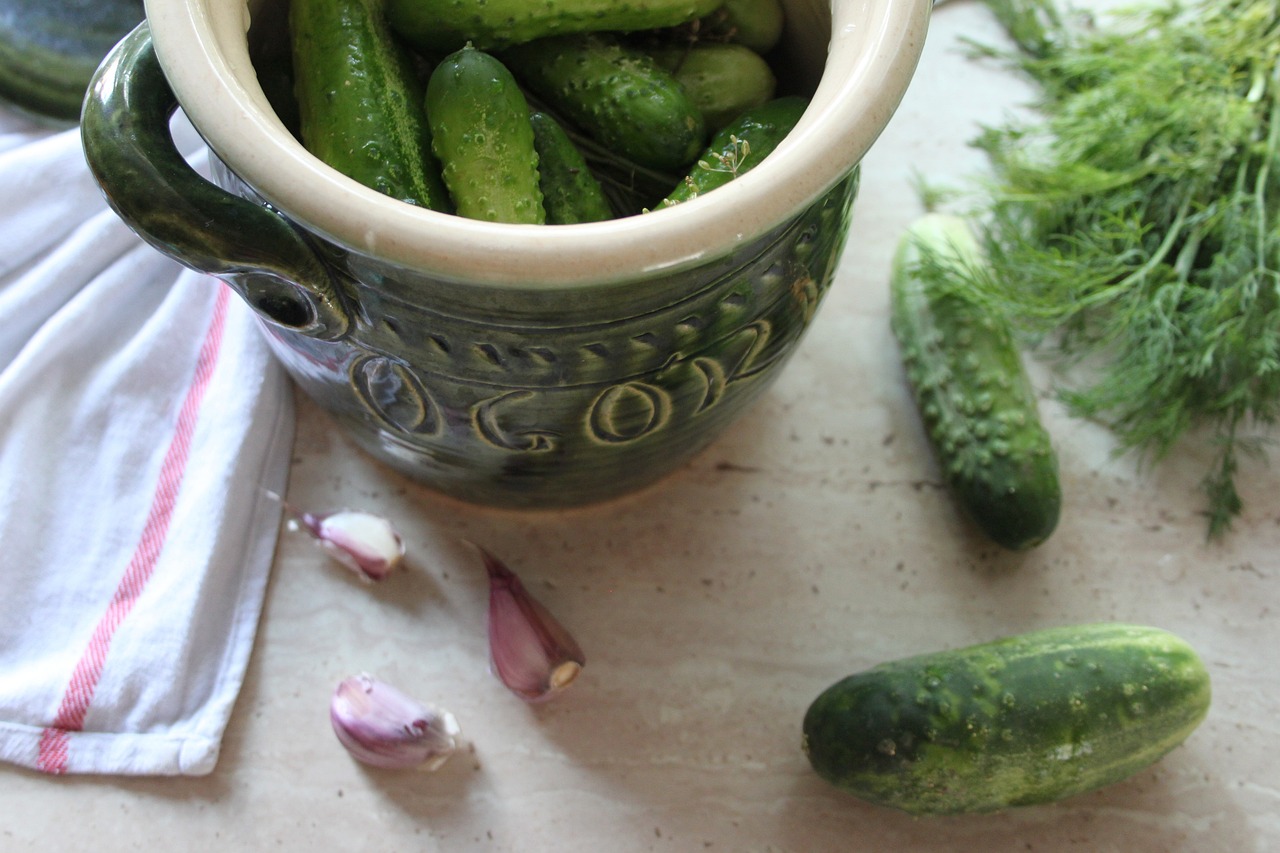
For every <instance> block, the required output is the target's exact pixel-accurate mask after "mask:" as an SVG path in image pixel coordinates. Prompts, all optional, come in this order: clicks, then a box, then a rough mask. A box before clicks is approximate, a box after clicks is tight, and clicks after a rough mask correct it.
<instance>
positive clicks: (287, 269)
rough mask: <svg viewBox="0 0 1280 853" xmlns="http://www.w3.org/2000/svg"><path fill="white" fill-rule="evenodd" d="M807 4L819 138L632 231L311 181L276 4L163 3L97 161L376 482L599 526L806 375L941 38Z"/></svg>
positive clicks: (102, 135)
mask: <svg viewBox="0 0 1280 853" xmlns="http://www.w3.org/2000/svg"><path fill="white" fill-rule="evenodd" d="M786 6H787V21H788V23H787V30H786V34H785V36H784V41H783V44H782V46H781V47H780V49H779V56H780V57H781V58H780V60H779V62H780V64H781V67H782V68H783V69H784V78H783V79H784V80H785V81H786V85H787V86H789V87H792V88H798V89H801V90H803V91H805V92H806V93H809V94H811V96H812V100H811V104H810V107H809V109H808V110H807V111H806V113H805V115H804V117H803V118H802V120H801V122H800V124H799V125H798V126H797V127H796V128H795V130H794V131H793V132H792V133H791V134H790V135H789V136H788V137H787V139H786V140H785V141H784V142H783V143H782V144H781V145H780V146H779V147H778V148H777V149H776V151H775V152H774V153H773V154H772V155H771V156H770V157H769V158H768V159H767V160H766V161H765V162H763V163H761V164H760V165H759V166H758V167H757V168H755V169H753V170H752V171H750V172H748V173H746V174H744V175H742V176H740V177H739V178H737V179H736V180H734V181H733V182H731V183H729V184H728V185H726V186H724V187H722V188H720V189H717V190H716V191H714V192H712V193H708V194H706V195H704V196H702V197H700V198H697V199H694V200H692V201H690V202H687V203H685V204H682V205H678V206H675V207H672V208H668V209H663V210H659V211H655V212H652V213H646V214H641V215H637V216H631V217H626V218H622V219H616V220H613V221H609V222H602V223H591V224H583V225H567V226H559V225H556V226H534V225H504V224H493V223H485V222H477V221H473V220H468V219H464V218H462V217H458V216H451V215H449V214H442V213H438V212H435V211H430V210H425V209H421V208H416V207H414V206H411V205H408V204H404V203H402V202H399V201H397V200H394V199H390V198H387V197H385V196H382V195H379V194H378V193H377V192H375V191H373V190H370V189H367V188H365V187H363V186H360V185H359V184H357V183H356V182H354V181H352V180H350V179H348V178H346V177H344V176H343V175H341V174H338V173H337V172H336V171H334V170H332V169H330V168H328V167H327V166H325V165H324V164H322V163H321V162H319V161H318V160H316V159H315V158H314V157H312V156H310V155H309V154H308V153H307V152H306V151H305V149H304V148H303V147H302V146H301V145H300V144H299V142H298V141H297V139H296V138H295V137H294V135H293V134H292V133H291V132H290V131H289V129H288V127H287V125H286V122H285V121H283V120H282V119H281V117H280V113H278V112H277V111H276V110H273V108H272V101H271V99H270V98H269V97H268V94H267V90H268V89H269V88H270V86H269V85H268V86H264V78H263V77H261V76H260V75H259V74H258V73H256V71H255V67H256V68H257V69H258V70H260V69H261V67H262V65H263V57H264V56H265V55H267V54H268V53H270V52H271V51H272V50H278V49H279V46H280V45H281V44H282V43H285V42H286V40H285V39H283V38H282V32H283V30H282V27H283V23H282V22H283V20H284V15H285V4H284V3H283V2H277V0H262V2H249V3H246V2H245V0H148V2H147V4H146V7H147V22H146V23H144V24H143V25H142V26H140V27H139V28H138V29H137V30H135V31H134V32H133V33H132V34H131V35H130V36H129V37H127V38H126V39H125V40H124V41H122V42H121V43H120V44H119V45H118V46H117V48H116V49H115V50H114V51H113V52H112V54H111V55H110V56H109V57H108V58H107V59H106V60H105V61H104V63H103V64H102V66H101V67H100V68H99V71H98V74H97V76H96V77H95V80H94V83H93V85H92V87H91V88H90V91H89V94H88V97H87V98H86V101H85V108H84V112H83V114H82V119H81V126H82V133H83V136H84V142H85V150H86V154H87V158H88V161H89V164H90V167H91V168H92V170H93V172H94V174H95V176H96V178H97V180H98V181H99V183H100V184H101V186H102V188H103V191H104V194H105V195H106V197H107V199H108V201H109V202H110V204H111V205H112V207H113V208H114V209H115V210H116V211H117V212H118V213H119V215H120V216H121V217H122V218H123V219H124V220H125V221H126V222H127V223H128V224H129V225H130V226H131V227H132V228H133V229H134V230H135V231H137V232H138V233H139V234H140V235H142V237H143V238H145V239H146V240H147V241H149V242H150V243H151V244H152V245H154V246H156V247H157V248H159V249H160V250H161V251H162V252H165V253H166V254H168V255H170V256H171V257H173V258H175V259H177V260H178V261H180V262H182V263H183V264H185V265H187V266H189V267H192V268H194V269H197V270H201V271H203V272H206V273H209V274H212V275H214V276H217V277H218V278H220V279H222V280H223V281H225V282H227V283H228V284H229V285H230V286H231V287H233V288H234V289H235V290H236V292H237V293H238V294H239V295H240V296H241V297H242V298H243V299H244V300H245V301H246V302H247V303H248V304H249V305H251V306H252V307H253V308H254V309H255V310H256V311H257V313H258V314H259V315H260V317H261V319H262V327H263V329H264V332H265V334H266V337H267V339H268V340H269V342H270V344H271V346H272V348H273V350H274V352H275V354H276V355H277V356H278V358H279V359H280V360H281V361H282V362H283V363H284V365H285V366H286V367H287V369H288V371H289V372H290V374H291V375H292V377H293V378H294V380H295V381H296V382H297V383H298V385H299V386H301V388H302V389H303V390H304V391H305V392H306V393H307V394H309V395H310V396H311V397H312V398H313V399H314V400H316V401H317V402H318V403H319V404H320V405H321V406H322V407H324V408H325V409H327V410H328V411H330V412H331V413H333V415H334V416H335V418H336V419H337V420H338V421H339V422H340V423H342V424H343V425H344V426H345V427H346V429H347V430H349V433H350V435H351V436H353V437H354V439H355V440H356V441H357V442H358V443H359V444H360V446H362V447H363V448H364V449H365V450H366V451H368V452H369V453H370V454H372V455H373V456H374V457H376V458H378V459H380V460H382V461H383V462H385V463H387V464H389V465H390V466H392V467H394V468H396V469H398V470H400V471H402V472H404V473H405V474H407V475H409V476H411V477H413V478H415V479H417V480H419V481H421V482H423V483H425V484H427V485H429V486H432V487H434V488H436V489H439V490H441V491H443V492H445V493H447V494H450V495H452V496H454V497H457V498H461V499H464V500H468V501H473V502H479V503H484V504H491V505H500V506H510V507H552V506H566V505H573V504H582V503H586V502H591V501H597V500H601V499H605V498H610V497H613V496H617V495H620V494H623V493H625V492H628V491H631V490H634V489H637V488H639V487H641V486H644V485H647V484H649V483H652V482H654V481H655V480H657V479H658V478H660V477H662V476H664V475H665V474H667V473H668V472H670V471H672V470H673V469H674V468H676V467H678V466H680V465H682V464H683V463H685V462H686V461H687V460H688V459H689V458H690V457H691V456H692V455H694V454H695V453H697V452H698V451H699V450H701V449H702V448H704V447H705V446H706V445H707V444H708V443H709V442H710V441H711V440H712V439H713V438H714V437H715V436H716V435H717V433H719V432H720V431H721V430H722V429H723V428H724V427H725V425H726V424H728V423H729V422H730V421H732V420H734V419H735V418H736V417H738V416H739V415H740V414H741V413H742V412H743V410H744V409H745V408H746V407H747V406H749V404H750V403H751V402H752V401H753V400H755V399H756V398H757V397H758V396H759V395H760V393H761V392H762V390H764V389H765V388H766V387H767V386H768V385H769V384H770V382H772V381H773V380H774V379H775V377H776V376H777V375H778V372H779V371H780V369H781V368H782V366H783V365H784V363H785V362H786V361H787V359H788V357H789V356H790V355H791V354H792V352H793V351H794V350H795V348H796V346H797V344H798V343H799V341H800V340H801V338H802V336H803V334H804V331H805V329H806V327H807V326H808V325H809V323H810V321H811V320H812V319H813V316H814V312H815V311H816V310H817V308H818V306H819V304H820V303H821V301H822V299H823V296H824V294H825V292H826V290H827V289H828V287H829V285H830V283H831V281H832V277H833V274H834V271H835V267H836V264H837V261H838V259H839V257H840V254H841V251H842V249H843V247H844V244H845V240H846V235H847V232H848V225H849V212H850V205H851V202H852V201H853V198H854V196H855V194H856V190H857V183H858V168H859V163H860V161H861V159H862V157H863V155H864V154H865V152H866V151H867V150H868V149H869V148H870V146H871V144H872V143H873V142H874V140H875V139H876V137H877V136H878V135H879V134H880V132H881V131H882V130H883V128H884V127H885V125H886V124H887V122H888V121H889V118H890V116H891V115H892V113H893V111H894V109H895V108H896V107H897V104H898V102H899V100H900V98H901V96H902V94H903V93H904V91H905V89H906V87H907V85H908V83H909V80H910V78H911V75H912V73H913V72H914V69H915V66H916V62H917V60H918V58H919V54H920V51H921V48H922V43H923V40H924V35H925V27H926V24H927V19H928V12H929V8H928V7H929V4H928V3H927V2H924V0H913V2H903V0H834V2H833V3H832V4H831V5H830V6H828V5H826V4H824V3H823V2H821V0H790V2H788V3H787V4H786ZM255 62H256V66H255ZM277 102H278V101H277ZM178 107H181V109H182V110H183V112H184V113H185V114H186V116H187V118H188V119H189V120H190V121H191V123H192V125H193V126H194V127H195V129H196V130H197V131H198V132H199V133H200V135H201V136H202V138H203V139H204V140H205V141H206V142H207V143H208V145H209V148H210V151H211V153H212V154H213V155H214V170H213V172H214V181H213V182H212V183H211V182H208V181H206V180H205V179H203V178H202V177H200V176H199V175H198V174H197V173H196V172H194V171H193V170H192V169H191V168H190V167H189V166H188V165H187V163H186V161H184V160H183V159H182V157H181V155H180V154H179V153H178V152H177V150H176V148H175V146H174V143H173V141H172V137H171V134H170V132H169V121H170V117H171V116H172V114H173V112H174V110H175V109H176V108H178Z"/></svg>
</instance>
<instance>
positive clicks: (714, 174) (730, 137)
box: [655, 95, 809, 209]
mask: <svg viewBox="0 0 1280 853" xmlns="http://www.w3.org/2000/svg"><path fill="white" fill-rule="evenodd" d="M808 106H809V101H808V100H807V99H805V98H802V97H800V96H798V95H787V96H785V97H782V98H774V99H773V100H771V101H769V102H767V103H764V104H761V105H760V106H758V107H755V108H753V109H749V110H747V111H746V112H744V113H743V114H742V115H740V116H738V118H737V119H736V120H735V121H733V122H731V123H730V124H729V125H728V126H727V127H724V128H722V129H721V130H720V132H719V133H717V134H716V135H715V136H714V137H713V138H712V140H711V144H710V145H709V146H707V149H706V151H705V152H703V154H702V156H701V157H699V158H698V162H697V163H696V164H695V165H694V167H693V169H691V170H690V172H689V174H688V175H686V176H685V178H684V180H683V181H681V182H680V183H679V184H678V185H677V186H676V188H675V189H674V190H672V191H671V194H670V195H668V196H667V197H666V198H665V199H663V200H662V201H661V202H660V203H659V204H657V205H656V206H655V209H658V208H663V207H671V206H672V205H676V204H680V203H681V202H685V201H688V200H689V199H692V198H696V197H697V196H700V195H702V194H703V193H708V192H710V191H711V190H713V189H715V188H716V187H720V186H724V185H725V184H727V183H729V181H732V180H733V179H734V178H736V177H738V176H739V175H741V174H743V173H745V172H748V171H750V170H751V169H754V168H755V167H756V166H757V165H759V164H760V162H761V161H762V160H764V158H765V157H767V156H769V154H771V153H772V152H773V150H774V149H775V148H777V147H778V143H779V142H781V141H782V140H783V139H784V138H785V137H786V135H787V134H788V133H790V132H791V129H792V128H794V127H795V126H796V123H797V122H798V121H800V116H802V115H804V111H805V109H806V108H807V107H808Z"/></svg>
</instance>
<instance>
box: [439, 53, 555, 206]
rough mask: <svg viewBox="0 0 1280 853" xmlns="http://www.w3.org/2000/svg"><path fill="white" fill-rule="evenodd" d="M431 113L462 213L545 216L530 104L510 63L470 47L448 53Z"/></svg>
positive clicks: (455, 200) (446, 173) (445, 170)
mask: <svg viewBox="0 0 1280 853" xmlns="http://www.w3.org/2000/svg"><path fill="white" fill-rule="evenodd" d="M426 111H427V117H428V120H429V122H430V124H431V137H432V145H433V147H434V150H435V153H436V156H437V157H439V158H440V163H441V169H442V174H443V176H444V182H445V186H447V187H448V189H449V195H450V197H451V198H452V199H453V204H454V207H455V208H456V209H457V213H458V215H459V216H465V217H468V218H470V219H483V220H487V221H489V222H510V223H525V224H532V225H540V224H542V223H543V222H545V221H546V213H545V211H544V210H543V207H542V190H541V188H540V186H539V181H538V154H537V152H536V151H535V149H534V146H533V127H532V125H531V124H530V123H529V104H528V102H527V101H526V100H525V97H524V94H523V93H522V92H521V91H520V87H519V86H518V85H517V84H516V81H515V78H513V77H512V76H511V72H510V71H508V70H507V68H506V66H504V65H503V64H502V63H501V62H499V61H498V60H497V59H495V58H494V57H493V56H491V55H489V54H488V53H485V52H484V51H481V50H477V49H476V48H474V47H470V46H467V47H464V48H462V49H461V50H458V51H455V52H454V53H451V54H449V55H448V56H446V57H445V58H444V59H443V60H441V61H440V64H439V65H437V66H436V67H435V70H434V71H432V72H431V78H430V79H429V80H428V81H427V95H426Z"/></svg>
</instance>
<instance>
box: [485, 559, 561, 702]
mask: <svg viewBox="0 0 1280 853" xmlns="http://www.w3.org/2000/svg"><path fill="white" fill-rule="evenodd" d="M476 547H477V548H478V549H479V551H480V555H481V557H483V559H484V564H485V570H486V571H487V572H488V575H489V657H490V663H491V664H492V667H493V671H494V673H495V674H496V675H497V676H498V678H499V679H500V680H501V681H502V683H503V684H505V685H506V686H507V688H508V689H509V690H511V691H512V692H513V693H515V694H516V695H517V696H519V697H520V698H522V699H524V700H525V701H526V702H545V701H546V700H548V699H551V698H553V697H554V696H556V695H558V694H559V693H560V692H561V691H562V690H564V689H565V688H566V687H568V686H569V685H570V684H572V683H573V681H574V680H575V679H576V678H577V677H578V674H579V673H580V672H581V671H582V667H583V666H584V665H585V664H586V657H585V656H584V655H583V653H582V648H581V647H580V646H579V645H578V642H577V640H575V639H574V638H573V636H572V635H571V634H570V633H569V631H568V630H567V629H566V628H565V627H564V626H563V625H561V624H560V622H559V621H558V620H557V619H556V618H555V617H554V616H552V615H551V612H550V611H549V610H547V608H546V607H544V606H543V605H542V603H541V602H539V601H538V600H537V599H536V598H534V597H533V596H532V595H530V593H529V591H528V590H527V589H525V587H524V584H523V583H521V582H520V578H519V577H517V576H516V574H515V573H514V572H512V571H511V570H510V569H509V568H507V566H506V565H505V564H503V562H502V561H501V560H499V559H498V558H497V557H495V556H494V555H493V554H491V553H489V552H488V551H486V550H485V549H484V548H480V547H479V546H476Z"/></svg>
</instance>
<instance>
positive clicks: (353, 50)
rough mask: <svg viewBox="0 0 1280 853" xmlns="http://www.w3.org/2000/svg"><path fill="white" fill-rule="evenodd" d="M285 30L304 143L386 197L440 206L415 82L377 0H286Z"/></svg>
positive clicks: (443, 201) (444, 204)
mask: <svg viewBox="0 0 1280 853" xmlns="http://www.w3.org/2000/svg"><path fill="white" fill-rule="evenodd" d="M289 30H290V40H291V44H292V50H293V68H294V74H293V76H294V91H295V95H296V97H297V102H298V123H299V134H300V136H301V137H302V144H303V145H304V146H305V147H306V148H307V150H308V151H310V152H311V153H312V154H314V155H315V156H316V157H318V158H319V159H320V160H323V161H324V162H325V163H327V164H328V165H330V166H332V167H333V168H335V169H337V170H338V171H339V172H342V173H343V174H344V175H347V176H348V177H350V178H353V179H355V180H357V181H359V182H360V183H362V184H364V185H365V186H367V187H372V188H373V189H375V190H377V191H378V192H381V193H384V194H386V195H389V196H391V197H392V198H398V199H401V200H402V201H407V202H409V203H411V204H417V205H421V206H423V207H430V208H433V209H435V210H448V209H449V197H448V194H447V193H446V192H445V188H444V184H443V183H441V180H440V173H439V164H438V163H436V161H435V158H434V157H433V156H432V154H431V138H430V130H429V128H428V126H427V120H426V116H425V115H423V108H422V87H421V84H420V83H419V80H418V77H417V76H416V74H415V72H414V69H413V64H412V60H411V57H410V56H409V55H408V53H407V52H406V50H405V48H404V47H403V46H402V45H400V43H399V42H397V41H396V40H395V39H394V37H393V36H392V34H391V31H390V30H389V29H388V27H387V25H386V21H385V18H384V17H383V11H382V5H381V2H380V0H292V3H291V5H290V9H289Z"/></svg>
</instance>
